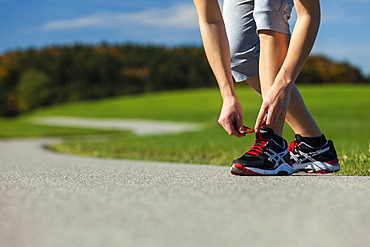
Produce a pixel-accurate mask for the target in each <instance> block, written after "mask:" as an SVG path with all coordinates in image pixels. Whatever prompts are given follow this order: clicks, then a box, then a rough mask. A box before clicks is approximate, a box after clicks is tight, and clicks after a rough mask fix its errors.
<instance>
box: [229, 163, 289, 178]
mask: <svg viewBox="0 0 370 247" xmlns="http://www.w3.org/2000/svg"><path fill="white" fill-rule="evenodd" d="M230 172H231V174H233V175H237V176H287V175H291V174H293V172H294V171H293V167H292V166H291V165H289V164H287V163H283V164H281V165H280V166H278V167H277V168H276V169H275V170H263V169H258V168H255V167H244V166H242V165H241V164H239V163H235V164H233V165H232V166H231V168H230Z"/></svg>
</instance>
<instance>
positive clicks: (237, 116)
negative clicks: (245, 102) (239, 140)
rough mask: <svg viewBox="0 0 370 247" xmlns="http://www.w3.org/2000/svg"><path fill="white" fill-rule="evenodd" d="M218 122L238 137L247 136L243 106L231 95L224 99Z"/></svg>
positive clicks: (229, 132)
mask: <svg viewBox="0 0 370 247" xmlns="http://www.w3.org/2000/svg"><path fill="white" fill-rule="evenodd" d="M218 123H219V124H221V125H222V127H224V129H225V130H226V132H227V133H228V134H229V135H233V136H236V137H244V136H245V127H244V125H243V113H242V106H241V104H240V102H239V100H238V99H237V98H235V97H229V98H226V99H224V102H223V105H222V110H221V114H220V117H219V119H218Z"/></svg>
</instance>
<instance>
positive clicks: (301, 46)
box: [277, 0, 320, 86]
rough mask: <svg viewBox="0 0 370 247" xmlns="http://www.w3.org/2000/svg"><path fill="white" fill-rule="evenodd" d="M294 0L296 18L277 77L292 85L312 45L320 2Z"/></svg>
mask: <svg viewBox="0 0 370 247" xmlns="http://www.w3.org/2000/svg"><path fill="white" fill-rule="evenodd" d="M309 1H310V3H307V1H306V0H297V1H295V4H296V9H297V14H298V18H297V21H296V24H295V27H294V30H293V33H292V37H291V41H290V45H289V48H288V52H287V56H286V58H285V60H284V63H283V65H282V67H281V69H280V72H279V74H278V76H277V78H280V79H281V78H283V79H282V81H284V83H286V84H287V85H288V86H293V84H294V82H295V80H296V79H297V76H298V74H299V72H300V71H301V69H302V67H303V65H304V63H305V61H306V59H307V57H308V56H309V54H310V52H311V50H312V47H313V45H314V42H315V39H316V36H317V33H318V30H319V26H320V3H319V1H318V0H309Z"/></svg>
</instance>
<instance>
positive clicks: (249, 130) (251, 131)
mask: <svg viewBox="0 0 370 247" xmlns="http://www.w3.org/2000/svg"><path fill="white" fill-rule="evenodd" d="M265 125H266V120H264V121H263V122H262V124H261V125H260V128H263V127H265ZM244 128H246V129H247V131H246V132H245V134H250V133H254V132H256V130H255V129H252V128H249V127H247V126H244Z"/></svg>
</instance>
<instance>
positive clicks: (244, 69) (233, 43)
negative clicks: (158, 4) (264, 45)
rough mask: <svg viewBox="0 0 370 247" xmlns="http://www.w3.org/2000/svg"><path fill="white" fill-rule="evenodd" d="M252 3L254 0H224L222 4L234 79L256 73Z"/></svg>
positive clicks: (256, 49) (256, 51)
mask: <svg viewBox="0 0 370 247" xmlns="http://www.w3.org/2000/svg"><path fill="white" fill-rule="evenodd" d="M257 1H258V0H257ZM254 3H255V1H254V0H225V1H224V4H223V10H222V12H223V17H224V21H225V27H226V33H227V36H228V39H229V43H230V55H231V67H232V72H233V76H234V78H235V80H236V81H242V80H245V79H248V78H250V77H252V76H255V75H257V74H258V56H259V37H258V35H257V32H256V23H255V21H254V16H253V12H254Z"/></svg>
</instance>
